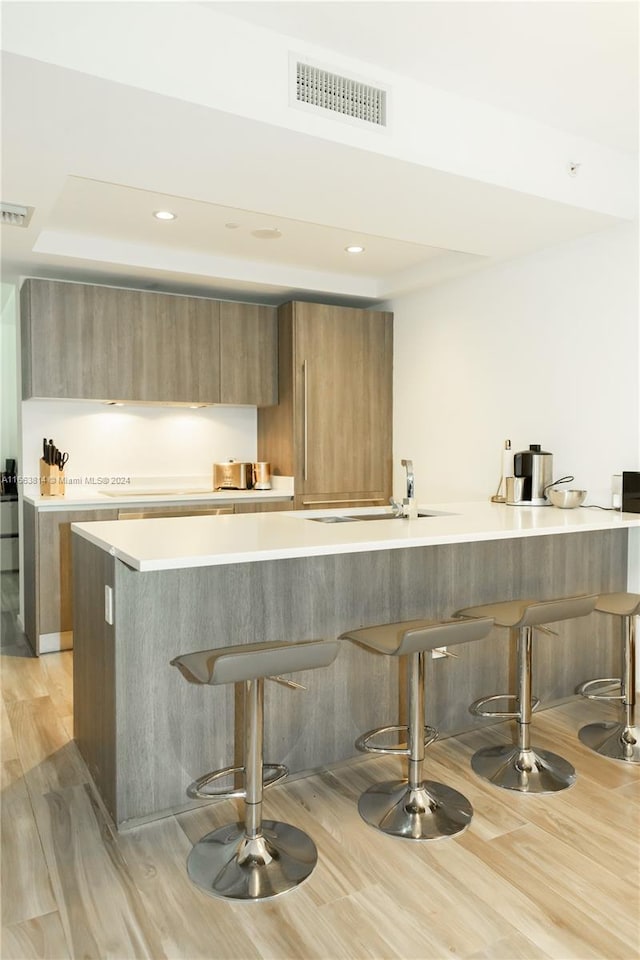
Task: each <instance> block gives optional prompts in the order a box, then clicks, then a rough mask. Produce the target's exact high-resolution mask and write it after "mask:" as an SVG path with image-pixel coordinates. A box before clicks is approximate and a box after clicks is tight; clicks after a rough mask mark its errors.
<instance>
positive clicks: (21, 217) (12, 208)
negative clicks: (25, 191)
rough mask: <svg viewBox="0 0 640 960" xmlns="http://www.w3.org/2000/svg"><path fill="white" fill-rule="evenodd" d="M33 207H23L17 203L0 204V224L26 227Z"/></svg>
mask: <svg viewBox="0 0 640 960" xmlns="http://www.w3.org/2000/svg"><path fill="white" fill-rule="evenodd" d="M32 213H33V207H23V206H21V205H20V204H19V203H0V222H1V223H4V224H7V226H10V227H28V226H29V220H31V214H32Z"/></svg>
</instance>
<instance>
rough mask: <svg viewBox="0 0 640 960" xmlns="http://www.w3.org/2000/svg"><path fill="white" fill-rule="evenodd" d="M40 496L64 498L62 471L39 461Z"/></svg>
mask: <svg viewBox="0 0 640 960" xmlns="http://www.w3.org/2000/svg"><path fill="white" fill-rule="evenodd" d="M40 496H41V497H64V470H61V469H60V467H58V466H56V464H55V463H45V462H44V460H42V459H40Z"/></svg>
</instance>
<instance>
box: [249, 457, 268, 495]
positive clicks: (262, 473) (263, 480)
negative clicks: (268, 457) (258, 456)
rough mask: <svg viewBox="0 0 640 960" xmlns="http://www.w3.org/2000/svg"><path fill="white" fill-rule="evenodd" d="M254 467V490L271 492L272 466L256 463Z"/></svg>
mask: <svg viewBox="0 0 640 960" xmlns="http://www.w3.org/2000/svg"><path fill="white" fill-rule="evenodd" d="M252 467H253V489H254V490H271V464H270V463H254V464H252Z"/></svg>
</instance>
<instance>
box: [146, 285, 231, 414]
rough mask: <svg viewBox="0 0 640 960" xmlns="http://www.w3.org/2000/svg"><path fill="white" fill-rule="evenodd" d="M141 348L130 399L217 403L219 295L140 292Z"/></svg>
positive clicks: (218, 393) (218, 392) (218, 382)
mask: <svg viewBox="0 0 640 960" xmlns="http://www.w3.org/2000/svg"><path fill="white" fill-rule="evenodd" d="M143 296H147V297H151V298H152V299H153V302H154V303H153V305H154V309H153V310H152V311H151V310H149V311H145V312H143V314H142V316H143V336H142V341H143V350H142V355H141V366H140V370H139V373H138V386H137V390H134V394H133V395H132V396H131V397H130V399H133V400H146V401H149V402H151V401H165V402H166V401H172V402H174V403H219V402H220V306H219V303H218V301H217V300H204V299H201V298H199V297H178V296H171V295H169V294H159V293H154V294H143Z"/></svg>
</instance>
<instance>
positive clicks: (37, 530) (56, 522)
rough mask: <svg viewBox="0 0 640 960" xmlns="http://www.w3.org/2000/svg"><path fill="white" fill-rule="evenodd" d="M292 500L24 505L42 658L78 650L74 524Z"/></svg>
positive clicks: (27, 567)
mask: <svg viewBox="0 0 640 960" xmlns="http://www.w3.org/2000/svg"><path fill="white" fill-rule="evenodd" d="M292 509H293V502H292V500H291V499H285V500H264V501H251V502H247V501H244V502H239V503H236V502H234V501H232V500H227V501H225V502H224V503H218V504H213V503H195V504H190V505H176V504H170V503H166V504H164V505H161V504H156V505H153V504H152V505H150V506H147V505H146V504H145V505H141V506H125V505H123V506H121V507H120V508H117V509H99V510H88V509H84V510H38V509H37V508H36V507H34V506H33V505H32V504H30V503H27V502H26V501H25V502H24V503H23V539H24V573H23V579H24V631H25V634H26V635H27V639H28V641H29V644H30V645H31V648H32V650H33V651H34V653H36V654H37V655H38V656H39V655H40V654H41V653H52V652H54V651H56V650H68V649H70V648H71V647H73V584H72V563H71V560H72V558H71V524H72V523H89V522H91V521H93V520H140V519H151V518H153V517H194V516H195V517H204V516H211V515H218V514H232V513H259V512H263V511H270V510H292Z"/></svg>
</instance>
